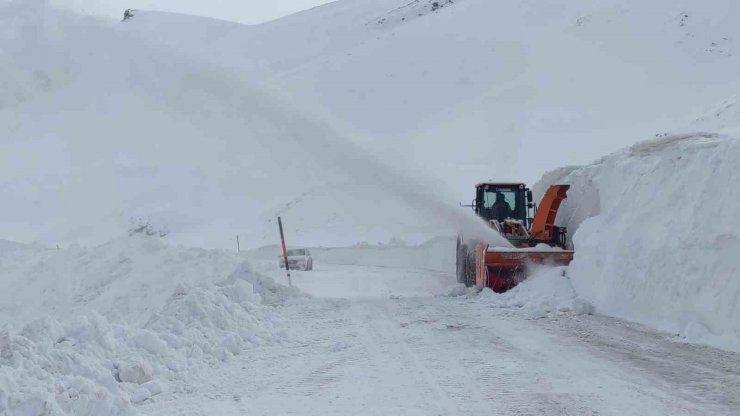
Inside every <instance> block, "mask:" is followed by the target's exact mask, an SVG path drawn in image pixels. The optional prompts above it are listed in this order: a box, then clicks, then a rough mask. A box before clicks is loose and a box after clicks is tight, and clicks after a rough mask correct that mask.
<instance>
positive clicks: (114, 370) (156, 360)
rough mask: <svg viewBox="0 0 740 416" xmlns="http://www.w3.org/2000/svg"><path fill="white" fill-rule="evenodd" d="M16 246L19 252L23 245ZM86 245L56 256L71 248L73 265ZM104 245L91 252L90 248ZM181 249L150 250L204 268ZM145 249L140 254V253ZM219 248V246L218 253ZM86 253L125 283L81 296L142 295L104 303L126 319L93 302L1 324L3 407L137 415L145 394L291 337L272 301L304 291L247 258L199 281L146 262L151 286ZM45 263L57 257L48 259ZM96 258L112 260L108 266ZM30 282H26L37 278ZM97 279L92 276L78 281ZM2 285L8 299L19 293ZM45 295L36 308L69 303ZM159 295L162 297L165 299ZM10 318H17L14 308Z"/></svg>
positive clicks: (30, 273)
mask: <svg viewBox="0 0 740 416" xmlns="http://www.w3.org/2000/svg"><path fill="white" fill-rule="evenodd" d="M130 245H138V246H139V247H141V249H142V250H141V251H147V249H150V248H152V244H145V243H142V241H140V240H138V239H135V242H134V243H131V244H130ZM115 247H117V245H116V244H113V245H109V246H108V247H106V248H105V249H104V250H103V251H102V254H106V253H110V252H113V251H114V250H113V248H115ZM17 250H18V251H23V250H24V248H19V249H17ZM26 250H27V249H26ZM80 250H81V249H79V248H74V249H68V250H65V249H62V250H54V252H55V253H54V254H53V256H54V257H56V258H59V257H62V256H64V255H65V253H66V255H67V256H68V258H69V260H70V261H69V262H68V263H69V264H70V265H72V266H73V267H76V266H74V263H75V261H79V258H80V256H79V251H80ZM99 251H100V250H98V251H97V252H96V251H95V250H92V251H91V253H93V254H96V253H98V252H99ZM127 251H130V249H129V250H122V251H121V253H120V254H127V255H128V254H130V253H126V252H127ZM177 251H178V249H176V248H170V249H169V250H164V249H163V248H161V247H158V246H157V245H154V250H153V252H152V253H151V254H149V255H150V256H153V257H161V258H162V259H169V260H170V261H178V260H182V261H183V266H185V267H187V266H189V267H194V270H193V271H192V272H191V273H194V272H197V271H198V270H199V269H200V270H204V268H202V267H200V268H199V267H198V264H197V262H194V261H193V258H192V257H193V256H192V254H193V253H192V252H189V251H188V250H186V249H179V254H180V255H179V256H171V254H172V253H173V252H177ZM168 253H169V254H170V255H169V256H168ZM200 254H201V256H199V257H200V260H201V261H203V262H204V263H206V264H207V263H208V262H209V260H212V258H209V256H208V253H206V252H205V251H201V252H200ZM141 255H142V254H141V253H139V258H141ZM219 256H221V255H220V254H219V253H215V258H219ZM39 257H41V258H42V259H41V260H40V261H37V262H35V263H34V264H35V265H36V266H37V270H36V271H38V272H39V273H38V274H34V270H33V268H31V269H28V270H27V273H26V274H25V276H26V277H27V280H28V281H35V282H40V283H41V284H42V287H35V289H36V290H37V293H43V292H44V289H43V285H45V284H47V283H51V282H53V281H54V279H52V278H50V276H48V273H46V272H45V269H44V268H42V267H38V266H40V265H43V264H44V263H45V262H44V260H43V257H44V256H43V255H40V256H39ZM107 257H115V256H107ZM83 258H85V259H86V260H87V262H88V264H89V265H90V266H91V269H92V270H93V271H95V272H96V273H100V274H101V275H104V276H107V277H109V278H115V277H121V278H122V281H120V282H117V283H118V284H125V286H124V287H123V289H120V288H118V287H116V285H100V286H99V287H97V288H93V289H89V288H86V289H85V290H83V291H81V294H88V293H90V292H92V293H93V294H95V293H96V292H95V291H96V290H97V291H99V292H100V293H97V294H100V295H101V298H102V299H106V298H109V297H110V296H109V295H112V294H116V295H118V296H121V297H128V298H131V299H132V300H133V299H136V298H137V297H140V298H141V299H140V300H139V301H138V303H137V304H136V307H135V308H131V309H124V310H120V311H114V310H112V309H115V307H116V306H117V304H118V302H112V304H111V305H109V306H108V309H105V308H103V310H104V311H106V310H107V312H108V313H107V315H111V316H115V317H122V318H127V319H122V320H114V319H109V318H107V317H106V316H104V315H101V314H100V313H98V312H96V311H94V310H93V309H86V310H82V311H78V312H77V313H73V314H70V315H64V317H63V319H62V317H59V318H52V317H49V316H45V317H42V318H39V319H37V320H34V321H32V322H30V323H28V324H27V325H23V324H22V323H21V322H20V321H13V322H11V323H10V324H8V325H5V326H3V327H2V329H0V415H12V416H37V415H39V416H40V415H89V416H98V415H129V414H133V413H134V408H133V407H132V404H134V403H138V402H141V401H144V400H147V399H149V398H150V397H152V396H155V395H157V394H159V393H161V392H162V391H164V390H166V389H168V388H170V387H174V386H177V388H186V387H187V384H188V380H189V379H191V378H193V377H198V376H199V375H202V373H203V372H204V371H208V369H209V368H213V367H215V366H218V365H220V363H221V362H223V361H228V360H230V359H231V358H232V357H233V356H235V355H238V354H240V353H241V352H242V351H244V350H245V349H248V348H254V347H256V346H262V345H269V344H272V343H275V342H280V341H281V340H283V339H285V337H286V334H285V333H284V331H283V330H282V329H281V318H280V315H279V313H278V312H277V310H276V309H275V308H274V307H273V306H272V305H273V304H276V303H280V302H285V301H288V300H290V299H294V298H297V297H301V296H302V295H300V294H299V293H298V292H297V291H296V290H294V289H289V288H285V287H282V286H280V285H277V284H275V283H274V282H272V281H271V280H270V279H269V278H265V277H263V276H261V275H258V274H256V273H254V272H253V271H252V270H251V268H250V267H249V266H248V265H246V264H244V265H242V266H240V267H239V268H237V270H236V271H234V272H233V273H231V274H230V275H228V273H227V274H224V275H223V276H221V277H220V278H217V277H216V276H204V277H203V280H205V281H207V282H209V283H207V284H196V282H195V281H192V280H190V281H188V280H189V279H187V278H183V279H181V280H178V276H177V274H176V273H177V271H176V270H174V269H171V268H169V270H168V267H163V268H162V269H161V270H159V273H157V272H156V271H154V270H148V272H147V277H148V279H149V281H150V284H151V283H157V284H158V286H157V287H153V286H150V285H147V284H142V281H141V279H137V278H135V277H136V273H129V274H128V275H125V273H124V274H123V276H121V273H120V270H118V268H117V265H118V264H119V263H115V262H114V263H110V262H107V261H106V259H103V260H99V261H97V263H96V260H95V259H94V256H83ZM145 258H146V257H145ZM221 258H222V256H221ZM130 263H133V264H135V263H136V262H135V261H130ZM49 264H51V265H55V264H59V263H58V261H57V262H55V261H51V262H49ZM160 264H161V263H160ZM230 264H232V261H231V259H228V258H227V259H226V261H225V262H224V264H223V265H222V267H227V266H228V265H230ZM100 265H107V266H108V269H104V268H103V267H102V266H100ZM133 268H134V269H136V266H134V267H133ZM83 269H84V268H83ZM208 269H209V267H206V268H205V270H208ZM140 270H141V269H140ZM145 270H146V269H145ZM167 273H174V274H175V275H174V276H173V275H167ZM219 273H220V272H219ZM227 275H228V277H226V276H227ZM85 277H89V275H85ZM40 279H41V280H40ZM113 280H115V279H113ZM214 280H215V283H214ZM28 281H27V282H25V285H28V286H33V284H32V283H31V284H29V282H28ZM95 282H96V280H95V279H90V281H89V282H88V281H86V280H85V279H82V280H81V281H80V283H87V284H91V283H93V284H94V283H95ZM23 284H24V282H16V288H19V289H21V291H20V293H26V292H27V291H25V290H23ZM137 285H141V286H137ZM137 289H138V290H137ZM119 290H120V291H121V293H118V292H119ZM152 292H155V293H154V294H152ZM2 293H3V298H4V299H3V300H4V301H5V302H7V298H10V297H12V294H13V293H14V292H9V291H3V292H2ZM42 298H44V302H43V303H42V307H43V309H42V310H41V311H40V312H39V313H43V312H46V313H50V312H52V311H60V312H61V311H64V309H61V308H59V307H55V305H54V303H55V302H58V303H61V304H66V303H67V302H68V299H65V297H64V296H59V295H57V296H56V297H44V296H43V295H42ZM160 298H163V299H162V302H161V303H162V304H161V305H160V304H159V299H160ZM93 306H98V307H100V306H103V307H104V306H105V304H104V303H102V304H101V303H97V304H95V303H94V302H91V303H90V304H88V305H87V308H92V307H93ZM27 308H28V306H27ZM137 308H139V309H143V310H144V311H141V310H137ZM146 311H149V313H148V318H147V320H146V322H145V323H143V324H138V323H127V322H126V321H129V322H137V321H138V320H139V319H140V317H141V316H143V315H144V314H145V313H146ZM64 312H66V311H64ZM4 316H5V317H6V318H12V315H10V316H7V315H4ZM6 320H10V319H6Z"/></svg>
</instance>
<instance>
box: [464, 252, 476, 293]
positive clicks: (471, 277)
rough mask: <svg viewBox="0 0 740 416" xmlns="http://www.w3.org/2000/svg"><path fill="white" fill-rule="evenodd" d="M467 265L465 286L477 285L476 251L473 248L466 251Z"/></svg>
mask: <svg viewBox="0 0 740 416" xmlns="http://www.w3.org/2000/svg"><path fill="white" fill-rule="evenodd" d="M466 254H467V256H466V260H467V266H466V267H465V286H467V287H473V286H475V252H474V251H472V250H467V251H466Z"/></svg>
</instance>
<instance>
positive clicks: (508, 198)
mask: <svg viewBox="0 0 740 416" xmlns="http://www.w3.org/2000/svg"><path fill="white" fill-rule="evenodd" d="M569 188H570V185H553V186H551V187H550V188H549V189H548V190H547V192H545V195H544V196H543V197H542V200H541V201H540V203H539V204H535V203H534V202H533V200H532V199H533V198H532V191H531V190H529V189H528V188H527V187H526V186H525V185H524V184H522V183H492V182H487V183H480V184H478V185H476V187H475V189H476V193H475V199H474V200H473V202H472V204H471V205H466V206H468V207H471V208H472V209H473V211H475V213H476V214H477V215H478V216H479V217H480V218H482V219H483V220H484V221H486V223H488V224H489V225H490V226H491V228H493V229H494V230H495V231H496V232H498V233H499V234H500V235H501V236H502V237H503V238H505V239H506V240H508V241H509V243H511V247H498V246H495V247H491V246H490V245H489V244H488V243H486V242H484V241H480V240H476V239H466V238H465V237H464V236H463V235H460V236H458V238H457V267H456V269H457V281H458V282H459V283H464V284H465V285H466V286H468V287H470V286H477V287H478V288H480V289H482V288H484V287H489V288H491V289H492V290H493V291H494V292H497V293H503V292H506V291H507V290H509V289H511V288H513V287H514V286H516V285H517V284H518V283H519V282H521V281H522V280H524V279H526V277H527V275H528V274H529V271H530V269H531V267H532V265H537V264H542V265H552V266H567V265H568V264H570V262H571V261H572V260H573V249H572V247H571V246H570V245H569V244H568V243H567V240H566V229H565V227H558V226H556V225H555V217H556V216H557V213H558V209H559V208H560V204H561V203H562V201H563V200H564V199H565V198H566V196H567V195H566V194H567V192H568V189H569ZM532 212H534V217H532V216H531V215H530V214H531V213H532Z"/></svg>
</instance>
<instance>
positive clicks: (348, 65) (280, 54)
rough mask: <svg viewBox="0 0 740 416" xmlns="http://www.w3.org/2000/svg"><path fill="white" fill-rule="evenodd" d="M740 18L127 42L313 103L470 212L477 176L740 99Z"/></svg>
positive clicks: (315, 18) (324, 27)
mask: <svg viewBox="0 0 740 416" xmlns="http://www.w3.org/2000/svg"><path fill="white" fill-rule="evenodd" d="M434 3H438V4H440V5H442V6H444V7H438V8H435V7H434V6H433V4H434ZM737 7H738V6H737V4H736V3H735V2H732V1H729V0H714V1H710V2H705V1H699V0H687V1H682V2H679V3H677V2H673V1H668V0H660V1H652V2H643V1H637V0H634V1H627V2H624V1H621V2H614V1H599V2H592V1H577V2H572V1H571V2H566V1H554V0H551V1H547V2H541V1H525V2H522V1H516V2H512V1H503V2H490V1H484V0H464V1H456V2H454V3H451V2H449V3H448V2H433V1H427V0H424V1H413V2H409V1H406V0H383V1H374V2H373V1H361V0H345V1H339V2H335V3H331V4H329V5H326V6H322V7H319V8H316V9H313V10H310V11H306V12H303V13H299V14H296V15H293V16H289V17H287V18H283V19H279V20H277V21H274V22H269V23H266V24H261V25H257V26H249V27H247V26H243V27H238V26H233V25H232V26H229V29H228V30H223V31H221V32H219V36H218V38H217V39H213V38H211V37H208V36H205V35H204V36H183V34H182V30H183V26H182V25H181V24H180V23H179V22H180V19H181V17H179V16H175V15H167V16H165V15H163V14H152V13H148V12H140V13H139V14H138V15H137V17H136V18H135V19H132V20H131V21H130V22H128V24H127V25H126V28H127V29H128V30H130V31H132V32H135V33H138V34H139V35H140V36H144V37H146V38H148V39H156V40H157V41H159V42H163V43H165V44H167V45H169V46H172V47H175V48H179V49H181V50H184V51H188V52H190V53H193V54H198V55H199V56H208V57H209V59H213V60H214V61H218V62H219V63H221V64H223V65H229V66H234V67H239V68H242V69H243V70H245V71H249V72H250V73H251V74H252V76H254V77H258V78H266V79H267V80H269V82H271V83H273V84H274V86H275V88H276V89H281V90H282V91H283V92H284V93H285V94H286V95H292V96H296V97H298V98H299V99H303V100H306V101H308V102H318V103H319V104H320V105H321V106H323V107H325V108H326V109H327V110H328V112H330V113H332V115H333V116H334V117H336V118H338V119H339V120H341V121H342V122H344V123H346V124H347V125H348V126H349V128H351V129H354V130H355V131H357V132H358V133H359V134H360V135H362V136H365V138H364V141H365V142H369V143H373V144H374V146H375V147H376V148H377V149H380V151H382V152H384V154H385V156H386V157H388V158H391V159H393V160H401V161H402V163H404V164H412V165H413V166H414V167H422V168H427V170H428V171H429V173H430V175H433V176H437V177H440V179H441V180H442V181H443V182H444V183H446V184H447V185H451V187H454V188H455V189H456V190H457V192H459V194H458V195H459V198H463V197H467V194H468V193H467V192H464V191H461V190H460V189H461V188H463V186H467V187H469V186H470V184H471V183H473V182H475V181H476V180H479V179H481V178H487V177H507V178H511V179H519V180H521V179H524V180H528V181H532V180H533V179H535V178H536V177H537V176H538V175H539V173H540V172H542V171H544V170H549V169H553V168H556V167H557V166H560V165H563V164H573V163H584V162H587V161H588V160H592V159H594V158H596V157H598V156H599V155H601V154H604V153H607V152H610V151H614V150H616V149H618V148H620V147H622V146H625V145H629V144H631V142H632V141H633V140H634V139H633V138H634V137H649V136H652V135H653V134H656V133H661V132H666V131H673V130H675V129H676V128H677V127H679V126H682V125H685V124H686V122H687V121H688V120H690V119H693V118H695V117H696V114H698V113H699V112H700V111H701V109H702V108H705V107H707V106H711V105H714V103H716V102H719V101H721V100H723V99H725V98H726V97H727V95H728V94H730V93H732V92H733V90H737V89H738V87H740V82H739V81H738V80H737V77H735V76H734V74H735V73H736V72H737V70H738V68H740V55H738V54H737V44H736V40H737V39H740V30H738V29H737V25H735V24H734V21H735V19H734V17H735V16H737V15H738V12H739V11H738V9H737ZM182 19H188V20H187V21H188V22H190V23H195V21H194V20H192V19H191V18H189V17H187V18H185V17H183V18H182ZM211 24H212V22H206V21H203V22H202V23H201V24H199V25H195V24H194V25H193V26H194V27H193V28H192V30H193V31H194V32H195V33H205V32H203V30H204V29H203V28H206V27H209V26H210V25H211ZM183 38H185V39H187V41H186V42H182V41H181V39H183ZM728 91H729V92H728ZM638 97H639V98H638ZM399 155H400V156H399ZM440 167H441V169H440ZM450 172H456V173H454V174H453V173H450ZM458 172H459V173H458ZM465 191H467V188H465Z"/></svg>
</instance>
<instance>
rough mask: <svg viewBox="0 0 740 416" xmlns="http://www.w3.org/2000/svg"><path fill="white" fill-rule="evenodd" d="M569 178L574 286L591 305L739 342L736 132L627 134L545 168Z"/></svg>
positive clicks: (739, 161) (558, 178) (739, 163)
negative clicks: (581, 157)
mask: <svg viewBox="0 0 740 416" xmlns="http://www.w3.org/2000/svg"><path fill="white" fill-rule="evenodd" d="M552 183H567V184H570V185H571V189H570V191H569V192H568V199H567V200H566V201H565V203H564V204H563V206H562V207H561V214H560V215H559V221H560V222H561V223H562V225H565V226H567V227H568V229H569V230H570V232H571V233H575V234H573V243H574V245H575V252H576V253H575V260H574V261H573V263H572V264H571V265H570V268H569V270H568V275H569V276H570V279H571V282H572V283H573V287H574V288H575V290H576V291H577V293H578V294H579V295H580V296H582V297H583V298H584V299H586V300H588V301H590V302H592V303H593V304H594V305H595V306H596V308H597V311H599V312H600V313H606V314H609V315H613V316H618V317H622V318H627V319H630V320H634V321H638V322H643V323H648V324H651V325H653V326H656V327H658V328H662V329H665V330H668V331H672V332H674V333H680V334H681V335H682V336H684V337H686V338H687V339H690V340H695V341H703V342H710V343H712V344H715V345H721V346H725V347H730V348H739V347H740V302H738V299H740V257H738V253H740V231H738V230H740V215H738V207H740V140H737V139H733V138H729V137H726V136H718V135H713V134H700V135H684V136H669V137H665V138H660V139H655V140H651V141H647V142H642V143H639V144H636V145H634V146H632V147H630V148H627V149H625V150H622V151H620V152H617V153H614V154H611V155H609V156H606V157H604V158H603V159H601V160H599V161H597V162H595V163H593V164H591V165H587V166H583V167H574V168H564V169H561V170H558V171H554V172H551V173H549V174H546V175H545V176H544V177H543V180H542V181H541V182H540V183H539V184H538V186H537V187H536V190H537V191H539V192H540V193H541V192H543V191H544V189H545V186H546V185H549V184H552Z"/></svg>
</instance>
